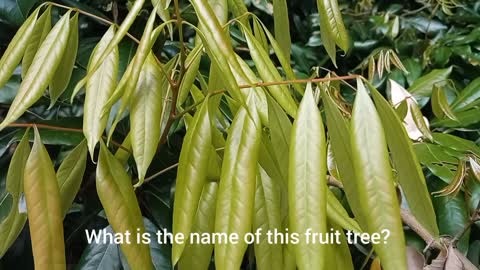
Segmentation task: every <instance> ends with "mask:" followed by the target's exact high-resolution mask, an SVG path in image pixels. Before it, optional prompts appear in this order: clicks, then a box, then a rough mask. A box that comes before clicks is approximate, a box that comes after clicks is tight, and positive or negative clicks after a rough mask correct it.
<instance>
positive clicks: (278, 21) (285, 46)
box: [273, 0, 292, 62]
mask: <svg viewBox="0 0 480 270" xmlns="http://www.w3.org/2000/svg"><path fill="white" fill-rule="evenodd" d="M273 22H274V28H275V39H276V40H277V41H278V44H279V45H280V48H281V49H282V52H283V54H284V55H285V56H286V58H287V61H288V62H290V50H291V47H292V41H291V40H290V22H289V21H288V6H287V0H273Z"/></svg>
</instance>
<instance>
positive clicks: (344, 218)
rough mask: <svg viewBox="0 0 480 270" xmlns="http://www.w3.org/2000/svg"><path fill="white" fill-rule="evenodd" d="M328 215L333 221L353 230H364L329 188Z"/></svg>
mask: <svg viewBox="0 0 480 270" xmlns="http://www.w3.org/2000/svg"><path fill="white" fill-rule="evenodd" d="M327 217H328V220H329V221H330V222H331V223H334V224H335V225H338V226H340V227H342V228H343V229H345V230H349V231H353V232H358V233H360V232H362V230H361V229H360V226H359V225H358V223H357V222H356V221H355V220H354V219H352V218H350V216H349V215H348V212H347V210H345V208H344V207H343V205H342V204H341V203H340V202H339V201H338V199H337V197H335V194H333V192H332V191H331V190H327Z"/></svg>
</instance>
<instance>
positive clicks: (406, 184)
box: [368, 85, 439, 237]
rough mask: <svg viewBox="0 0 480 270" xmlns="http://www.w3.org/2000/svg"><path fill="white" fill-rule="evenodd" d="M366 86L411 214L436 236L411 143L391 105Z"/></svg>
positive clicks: (432, 214)
mask: <svg viewBox="0 0 480 270" xmlns="http://www.w3.org/2000/svg"><path fill="white" fill-rule="evenodd" d="M368 86H369V88H370V92H371V93H372V97H373V100H374V101H375V105H376V107H377V111H378V115H379V116H380V119H381V121H382V125H383V127H384V131H385V135H386V139H387V144H388V148H389V149H390V155H391V158H392V160H393V164H394V166H395V168H396V171H397V177H398V181H399V182H400V185H401V187H402V190H403V192H404V194H405V198H406V199H407V202H408V206H409V208H410V211H411V212H412V214H413V215H414V216H415V217H416V218H417V220H418V221H419V222H420V223H421V224H422V225H423V226H424V227H425V228H426V229H427V230H428V231H429V232H430V233H431V234H432V235H433V236H434V237H438V235H439V234H438V226H437V219H436V217H435V211H434V209H433V205H432V201H431V200H430V194H429V192H428V189H427V184H426V181H425V176H424V175H423V171H422V167H421V166H420V163H419V162H418V159H417V156H416V155H415V152H414V150H413V145H412V142H411V141H410V139H409V137H408V134H407V132H406V130H405V128H404V126H403V123H402V121H401V120H400V118H399V117H398V116H397V114H396V112H395V111H394V109H393V108H392V106H391V105H390V104H389V103H388V101H386V100H385V99H384V98H383V97H382V95H381V94H380V93H379V92H378V91H377V90H376V89H375V88H373V87H372V86H371V85H368Z"/></svg>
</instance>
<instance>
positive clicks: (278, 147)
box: [268, 98, 292, 186]
mask: <svg viewBox="0 0 480 270" xmlns="http://www.w3.org/2000/svg"><path fill="white" fill-rule="evenodd" d="M268 119H269V120H270V137H271V141H272V145H274V146H275V147H273V152H274V154H275V157H276V158H277V160H278V163H279V167H280V171H281V174H282V178H283V179H282V181H284V183H285V186H287V185H286V184H287V179H288V158H289V151H290V150H289V145H290V134H291V130H292V123H291V122H290V119H289V118H288V116H287V114H286V113H285V111H283V110H282V108H281V107H280V106H279V105H278V104H277V103H276V102H275V101H274V100H272V99H271V98H268Z"/></svg>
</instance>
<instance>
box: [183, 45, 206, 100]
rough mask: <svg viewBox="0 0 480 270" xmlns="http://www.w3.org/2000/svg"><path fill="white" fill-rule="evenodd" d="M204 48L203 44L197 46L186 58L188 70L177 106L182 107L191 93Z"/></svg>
mask: <svg viewBox="0 0 480 270" xmlns="http://www.w3.org/2000/svg"><path fill="white" fill-rule="evenodd" d="M202 49H203V47H202V46H201V45H197V46H195V48H193V50H192V51H191V52H190V54H188V56H187V59H186V60H185V65H186V66H187V70H186V71H185V75H184V77H183V80H182V82H181V83H180V90H179V94H178V101H177V107H180V106H181V105H182V104H183V103H184V102H185V100H186V99H187V97H188V94H189V93H190V89H191V88H192V85H193V83H194V82H195V77H196V76H197V73H198V69H199V67H200V60H202V53H201V51H202Z"/></svg>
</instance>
